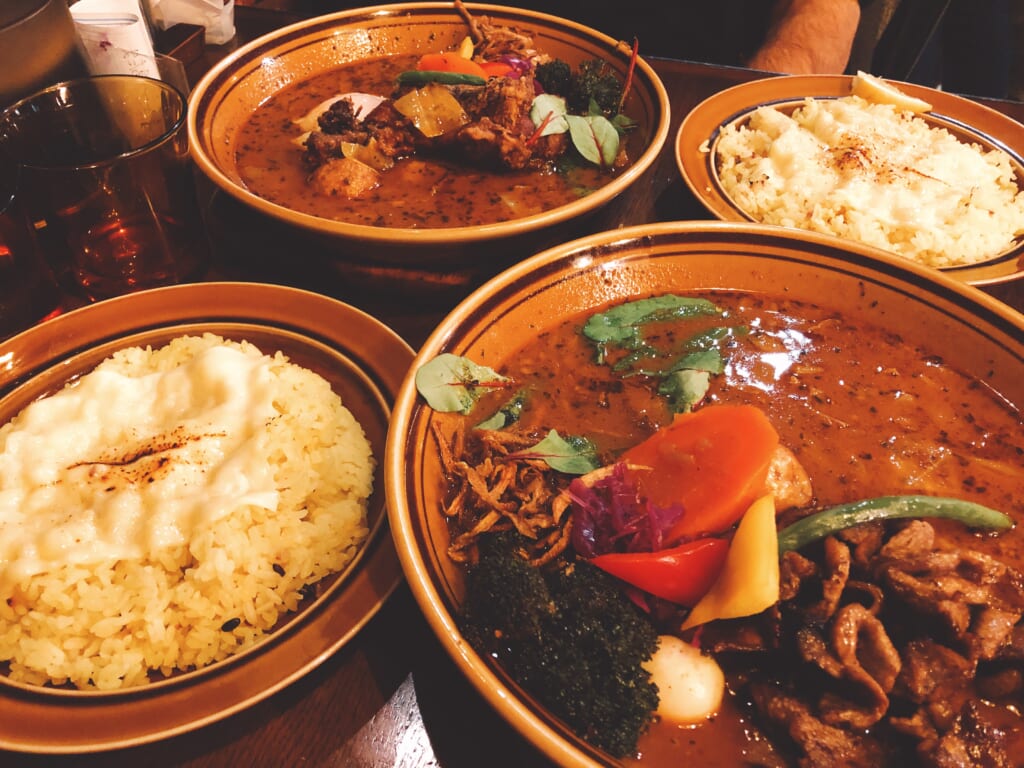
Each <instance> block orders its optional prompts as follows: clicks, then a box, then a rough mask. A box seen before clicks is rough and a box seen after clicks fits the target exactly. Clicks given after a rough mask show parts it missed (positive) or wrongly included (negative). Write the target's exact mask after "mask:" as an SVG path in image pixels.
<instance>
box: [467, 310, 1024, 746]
mask: <svg viewBox="0 0 1024 768" xmlns="http://www.w3.org/2000/svg"><path fill="white" fill-rule="evenodd" d="M705 296H706V298H709V299H711V300H712V301H713V302H714V303H715V304H717V305H718V306H719V307H720V308H722V309H723V310H725V314H724V316H722V317H716V318H710V319H702V320H685V321H674V322H665V323H661V324H659V325H657V326H649V327H648V328H647V329H646V331H645V334H646V337H647V341H648V342H649V343H651V344H652V345H653V346H654V347H655V348H657V349H658V350H659V351H660V352H661V353H662V354H661V355H660V357H661V359H662V363H663V364H664V362H666V361H667V360H669V359H671V357H672V356H673V355H672V353H671V350H677V351H678V348H679V345H680V344H681V342H682V341H683V340H685V339H686V338H688V337H690V336H691V335H692V334H694V333H696V332H698V331H700V330H703V329H706V328H708V327H710V326H715V325H728V326H745V327H746V328H748V329H749V333H747V334H746V335H743V334H737V335H735V336H734V337H733V338H732V339H731V341H729V342H727V343H726V344H725V346H724V347H723V356H724V357H725V358H726V362H727V365H726V370H725V372H724V374H722V375H721V376H718V377H713V378H712V385H711V390H710V391H709V394H708V399H707V400H706V401H705V402H715V403H749V404H754V405H757V406H759V407H760V408H762V409H763V410H764V411H765V412H766V413H767V414H768V416H769V417H770V419H771V421H772V423H773V424H774V426H775V427H776V429H777V430H778V432H779V434H780V437H781V441H782V443H783V444H784V445H785V446H787V447H788V448H790V449H791V450H792V451H793V452H794V453H795V454H796V455H797V456H798V458H799V460H800V462H801V463H802V464H803V465H804V467H805V468H806V469H807V472H808V474H809V475H810V478H811V480H812V483H813V487H814V496H815V500H814V504H815V505H816V506H820V507H824V506H829V505H832V504H838V503H842V502H846V501H853V500H858V499H866V498H870V497H874V496H883V495H893V494H911V493H926V494H930V495H935V496H953V497H958V498H964V499H968V500H971V501H975V502H978V503H981V504H985V505H986V506H990V507H993V508H995V509H999V510H1001V511H1003V512H1006V513H1007V514H1009V515H1011V516H1012V517H1014V518H1015V519H1017V520H1024V494H1021V492H1020V490H1021V488H1022V487H1024V419H1022V415H1021V412H1020V410H1019V409H1018V408H1016V407H1015V406H1014V405H1011V404H1008V403H1007V401H1006V400H1005V399H1004V398H1002V397H1001V396H1000V395H999V393H997V392H994V391H992V389H991V388H990V387H988V386H986V385H985V384H984V382H982V381H981V380H980V379H978V378H976V377H974V376H972V375H970V373H969V372H962V371H958V370H955V369H953V368H952V367H950V366H949V365H947V364H945V363H944V362H943V361H942V359H941V358H940V357H939V356H937V355H935V354H933V352H934V350H928V349H924V348H922V347H919V346H917V345H916V344H915V343H914V341H913V340H909V339H902V338H900V337H899V336H898V335H896V334H894V333H891V332H889V331H886V330H884V329H882V328H880V327H877V326H873V325H871V324H869V323H866V322H864V321H863V320H862V319H860V318H854V317H844V316H841V315H839V314H838V313H835V312H832V311H830V310H828V309H824V308H821V307H818V306H813V305H810V304H806V303H799V302H795V301H792V300H788V299H774V298H772V297H765V296H761V295H747V294H740V293H729V292H714V293H707V294H705ZM588 316H589V313H588ZM586 319H587V316H583V317H578V318H573V319H572V320H571V321H568V322H565V323H563V324H562V325H560V326H558V327H556V328H554V329H552V330H550V331H548V332H545V333H542V334H540V335H539V336H538V337H537V339H536V340H535V341H533V342H531V343H530V344H529V345H527V346H526V347H525V348H523V349H521V350H519V352H518V353H516V354H515V355H512V356H510V357H509V358H508V363H507V365H506V366H505V367H503V368H502V369H501V370H500V372H501V373H504V374H506V375H510V376H511V377H513V378H514V379H515V382H516V387H517V388H518V387H527V388H529V389H530V390H531V391H532V394H531V399H530V400H529V401H528V405H527V407H526V409H525V410H524V412H523V414H522V420H521V424H522V425H523V426H525V427H530V426H539V427H543V428H545V429H547V428H554V429H557V430H559V432H560V433H562V434H578V435H585V436H587V437H590V438H591V439H592V440H594V441H595V442H596V443H597V445H598V447H599V449H600V450H601V451H602V452H604V455H605V457H606V458H608V457H613V456H614V455H615V454H616V453H617V452H618V451H621V450H623V449H624V448H626V447H629V446H631V445H633V444H635V443H637V442H639V441H640V440H642V439H643V438H644V437H646V436H647V435H649V434H650V433H651V432H652V431H653V430H654V429H656V428H657V427H658V426H660V425H663V424H666V423H668V422H669V421H670V420H671V418H672V416H671V414H670V413H669V411H668V408H667V407H666V405H665V403H664V402H663V401H662V399H661V398H660V397H658V396H657V395H655V394H653V389H654V388H653V387H652V386H651V384H650V382H649V381H645V380H644V377H642V376H641V377H635V378H625V379H623V378H622V377H620V376H619V375H618V374H614V373H612V372H611V371H610V369H609V366H603V365H597V364H596V363H595V361H594V348H593V346H592V345H591V344H590V342H588V341H587V340H586V339H585V338H584V337H583V335H582V333H581V328H582V326H583V324H584V323H585V321H586ZM650 367H657V366H656V363H654V362H652V363H651V365H650ZM480 408H481V410H480V411H478V413H487V412H488V411H487V406H486V405H482V406H481V407H480ZM941 523H942V521H936V526H935V527H936V530H937V532H938V534H939V536H940V537H945V538H946V540H947V541H948V540H952V541H964V542H966V541H967V540H970V544H971V546H972V548H974V549H977V550H980V551H983V552H986V553H988V554H990V555H993V556H995V557H998V558H999V559H1001V560H1003V561H1005V562H1007V563H1009V564H1011V565H1013V566H1015V567H1017V568H1018V569H1024V530H1022V526H1020V525H1018V526H1016V527H1015V528H1014V529H1012V530H1010V531H1008V532H1006V533H1004V534H1002V535H1000V536H985V535H981V534H974V533H971V532H968V531H967V530H966V529H964V528H962V527H961V526H959V525H958V524H955V523H949V524H941ZM745 711H746V710H745V707H744V705H743V702H741V701H732V702H727V703H726V706H725V707H724V708H723V710H722V711H721V712H720V713H719V714H718V715H717V716H716V717H715V719H714V720H713V721H712V722H709V723H707V724H705V725H703V726H701V727H697V728H678V727H674V726H668V725H665V724H659V725H656V726H655V727H654V728H652V729H651V731H650V732H649V733H648V734H647V735H645V736H644V737H643V738H642V740H641V744H640V748H641V752H642V754H643V759H642V761H641V762H642V764H644V765H677V764H679V763H678V762H677V761H678V760H679V759H680V758H681V757H686V758H692V759H693V760H694V761H695V762H694V763H693V764H695V765H698V764H699V765H702V766H736V765H748V764H754V765H766V766H769V765H785V764H787V761H786V760H784V759H783V760H780V759H779V758H778V756H777V755H775V752H774V749H773V748H772V746H771V745H770V744H769V743H767V742H766V741H765V740H764V738H763V736H762V735H761V734H760V733H759V732H758V731H757V729H756V727H754V726H753V725H752V724H751V723H750V722H749V721H748V720H747V719H746V718H745V716H744V712H745ZM1005 712H1006V713H1007V714H1008V723H1009V730H1011V732H1013V733H1014V734H1020V733H1021V723H1020V718H1019V716H1017V715H1016V714H1013V713H1012V712H1011V711H1010V710H1006V711H1005ZM1004 725H1005V724H1004ZM1017 743H1018V744H1020V740H1019V738H1018V741H1017ZM1022 758H1024V754H1022Z"/></svg>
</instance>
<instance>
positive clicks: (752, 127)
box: [714, 96, 1024, 268]
mask: <svg viewBox="0 0 1024 768" xmlns="http://www.w3.org/2000/svg"><path fill="white" fill-rule="evenodd" d="M714 151H715V158H714V162H715V165H716V170H717V173H718V178H719V180H720V183H721V185H722V188H723V190H724V191H725V193H726V194H727V195H728V196H729V197H730V198H731V199H732V201H733V202H734V204H735V205H736V206H737V207H738V208H740V209H741V210H742V211H744V212H745V213H746V214H747V215H749V216H751V217H752V218H753V219H754V220H755V221H759V222H762V223H765V224H777V225H781V226H786V227H795V228H799V229H806V230H811V231H815V232H821V233H825V234H831V235H838V236H839V237H844V238H849V239H852V240H857V241H860V242H862V243H866V244H868V245H872V246H875V247H878V248H882V249H884V250H887V251H891V252H894V253H897V254H899V255H900V256H903V257H905V258H907V259H911V260H915V261H918V262H920V263H923V264H926V265H929V266H932V267H940V268H942V267H954V266H963V265H969V264H976V263H978V262H981V261H985V260H988V259H991V258H994V257H995V256H997V255H998V254H1000V253H1001V252H1003V251H1005V250H1007V249H1008V248H1010V247H1011V246H1012V245H1013V241H1014V238H1015V237H1016V236H1017V235H1018V234H1020V233H1021V232H1022V231H1024V193H1022V192H1021V189H1020V186H1019V183H1018V179H1016V177H1015V174H1014V169H1013V166H1012V164H1011V161H1010V157H1009V156H1008V155H1007V154H1006V153H1005V152H1003V151H1001V150H998V149H993V150H986V149H985V148H983V147H981V146H979V145H977V144H968V143H965V142H962V141H960V140H958V139H957V137H956V136H954V135H953V134H951V133H950V132H949V131H947V130H946V129H944V128H941V127H938V126H934V125H931V124H929V123H928V122H926V121H925V120H924V119H922V118H921V117H918V116H915V115H914V114H913V113H911V112H909V111H904V110H900V109H898V108H896V107H894V106H892V105H890V104H883V103H875V102H870V101H867V100H865V99H863V98H861V97H859V96H847V97H842V98H838V99H813V98H808V99H806V100H804V102H803V103H802V104H801V106H799V107H798V108H797V109H795V110H794V111H792V113H791V114H787V113H786V112H784V111H782V110H780V109H777V108H775V107H771V106H766V107H761V108H759V109H757V110H755V111H754V112H753V113H752V114H751V116H750V119H749V120H739V121H734V122H732V123H730V124H728V125H727V126H724V127H723V129H722V131H721V133H720V137H719V140H718V142H717V145H716V146H715V150H714Z"/></svg>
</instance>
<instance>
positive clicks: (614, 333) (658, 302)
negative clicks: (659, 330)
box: [583, 294, 722, 362]
mask: <svg viewBox="0 0 1024 768" xmlns="http://www.w3.org/2000/svg"><path fill="white" fill-rule="evenodd" d="M721 313H722V311H721V310H720V309H719V308H718V307H716V306H715V305H714V304H713V303H712V302H710V301H708V300H707V299H697V298H693V297H690V296H675V295H673V294H666V295H664V296H654V297H651V298H649V299H637V300H636V301H628V302H626V303H625V304H619V305H617V306H614V307H612V308H611V309H608V310H605V311H604V312H599V313H597V314H595V315H591V316H590V318H589V319H588V320H587V322H586V324H585V325H584V326H583V335H584V336H586V337H587V338H588V339H590V340H591V341H593V342H596V343H597V346H598V357H599V362H603V361H604V356H605V352H606V345H609V344H612V345H616V346H620V347H623V348H625V349H639V348H640V347H641V335H640V330H641V328H642V326H644V325H646V324H647V323H652V322H655V321H664V320H681V319H685V318H691V317H703V316H707V315H720V314H721Z"/></svg>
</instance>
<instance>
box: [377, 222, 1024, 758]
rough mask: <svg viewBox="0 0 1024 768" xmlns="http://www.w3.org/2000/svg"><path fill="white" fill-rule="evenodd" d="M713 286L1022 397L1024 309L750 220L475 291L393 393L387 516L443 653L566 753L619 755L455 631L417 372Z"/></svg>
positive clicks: (449, 566)
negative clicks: (620, 308) (804, 308)
mask: <svg viewBox="0 0 1024 768" xmlns="http://www.w3.org/2000/svg"><path fill="white" fill-rule="evenodd" d="M705 289H726V290H730V289H731V290H736V291H743V292H750V293H755V294H767V295H769V296H780V297H782V296H784V297H786V298H787V299H793V300H797V301H804V302H809V303H812V304H817V305H820V306H824V307H827V308H830V309H832V310H835V311H837V312H839V313H841V314H842V315H843V316H844V317H849V318H850V319H851V320H855V319H870V321H871V322H873V323H874V324H877V325H881V326H883V327H884V328H886V329H888V330H891V331H892V332H893V333H894V334H898V335H899V336H900V337H902V339H903V340H904V342H905V343H906V344H915V343H920V344H921V345H922V346H923V347H924V348H926V349H931V348H934V347H936V346H937V345H941V346H940V348H941V351H942V356H943V358H944V360H945V361H946V362H947V363H949V364H950V365H952V366H953V367H955V368H958V369H960V370H962V371H970V372H976V373H977V374H978V375H979V377H982V378H983V380H984V384H985V385H987V386H990V387H992V388H993V389H995V390H996V391H998V392H1000V393H1002V395H1003V396H1004V397H1005V398H1007V400H1008V401H1009V402H1010V403H1012V404H1015V405H1016V406H1017V407H1020V406H1022V405H1024V377H1022V376H1021V372H1022V370H1024V316H1022V315H1021V314H1019V313H1017V312H1015V311H1014V310H1012V309H1010V308H1009V307H1007V306H1006V305H1003V304H1001V303H1000V302H998V301H996V300H994V299H992V298H991V297H989V296H987V295H986V294H984V293H982V292H981V291H979V290H977V289H976V288H973V287H970V286H967V285H964V284H963V283H961V282H959V281H957V280H954V279H953V278H951V277H948V276H946V275H944V274H942V273H940V272H937V271H936V270H931V269H928V268H925V267H919V266H916V265H913V264H909V263H907V262H905V261H903V260H901V259H899V258H898V257H895V256H889V255H887V254H885V253H883V252H882V251H878V250H874V249H869V248H864V247H860V246H857V245H855V244H849V243H844V242H843V241H840V240H838V239H836V238H830V237H825V236H820V235H816V234H811V233H801V232H799V231H792V230H786V229H782V228H779V227H766V226H764V225H758V224H750V223H746V224H739V223H727V222H704V223H664V224H656V225H648V226H640V227H633V228H627V229H622V230H617V231H614V232H607V233H602V234H597V235H593V236H590V237H586V238H584V239H581V240H578V241H575V242H570V243H567V244H564V245H561V246H558V247H555V248H552V249H550V250H548V251H545V252H543V253H540V254H538V255H536V256H534V257H533V258H530V259H528V260H526V261H524V262H521V263H519V264H517V265H515V266H513V267H511V268H509V269H508V270H506V271H504V272H503V273H501V274H500V275H498V276H497V277H496V278H494V279H492V280H490V281H489V282H487V283H486V284H484V285H483V286H482V287H480V288H478V289H477V290H476V291H474V292H473V293H472V294H471V295H470V296H469V297H468V298H467V299H465V300H464V301H463V302H462V303H460V304H459V305H458V306H457V307H456V308H455V309H454V310H453V311H452V312H451V313H450V314H449V315H448V317H447V318H446V319H445V320H444V321H443V322H442V323H441V324H440V326H439V327H438V328H437V329H436V330H435V332H434V333H433V334H432V335H431V337H430V338H429V339H428V340H427V341H426V343H425V344H424V345H423V346H422V347H421V349H420V351H419V353H418V355H417V357H416V359H415V360H414V362H413V366H412V369H411V372H410V375H409V376H407V377H406V380H405V382H404V384H403V386H402V389H401V392H400V393H399V396H398V400H397V401H396V404H395V409H394V412H393V414H392V420H391V427H390V429H389V432H388V445H387V453H386V459H385V462H386V466H385V487H386V489H387V495H388V507H389V509H388V514H389V515H390V521H391V528H392V533H393V535H394V538H395V542H396V546H397V549H398V553H399V558H400V560H401V562H402V567H403V570H404V571H405V574H406V577H407V580H408V582H409V583H410V585H411V588H412V591H413V593H414V595H415V597H416V599H417V601H418V603H419V605H420V608H421V609H422V611H423V612H424V614H425V615H426V617H427V619H428V621H429V623H430V625H431V627H432V628H433V631H434V632H435V633H436V634H437V636H438V637H439V638H440V640H441V643H442V644H443V645H444V647H445V649H446V650H447V652H448V653H449V654H450V655H451V657H452V658H453V659H454V660H455V662H456V664H457V665H458V667H459V668H460V669H461V670H462V672H463V673H464V674H465V675H466V677H467V678H468V679H469V680H470V681H471V682H472V684H473V685H474V686H475V687H476V688H477V690H478V691H479V693H480V695H481V696H482V697H483V698H484V699H486V700H487V701H488V702H489V703H490V704H491V705H492V706H493V707H494V708H495V709H496V710H497V711H498V713H500V715H501V716H502V717H503V718H505V719H506V720H507V721H508V722H510V723H511V724H512V725H513V726H514V727H515V728H516V729H517V730H518V731H519V732H520V733H521V734H522V735H523V736H524V737H525V738H526V739H528V740H529V741H530V742H532V743H533V744H534V745H535V746H536V747H537V748H538V749H540V750H541V751H542V752H544V753H545V754H546V755H548V756H549V757H550V758H551V759H552V760H554V761H555V762H557V763H559V764H561V765H572V766H595V765H607V764H618V763H617V762H616V761H614V760H613V759H612V758H610V757H609V756H608V755H606V754H604V753H602V752H600V751H599V750H596V749H594V748H593V747H591V746H589V745H588V744H586V743H584V742H583V741H582V740H581V739H579V738H578V737H576V736H574V735H573V734H572V733H571V732H570V731H569V730H568V729H567V728H566V727H565V726H564V725H563V724H562V723H560V722H559V721H558V720H557V719H556V718H554V717H553V716H552V715H551V714H550V713H549V712H547V711H546V710H545V708H544V707H543V706H541V705H540V704H539V703H538V702H537V701H536V700H534V699H532V698H531V697H530V696H529V695H527V694H525V693H524V692H523V691H522V689H520V688H519V687H518V686H516V685H515V684H514V683H512V682H511V681H510V679H509V678H508V677H507V676H506V675H505V674H504V673H503V672H502V671H501V669H500V668H499V667H498V666H497V665H496V664H495V663H494V662H493V660H491V659H488V658H482V657H481V656H479V655H478V654H477V653H476V652H475V651H474V650H473V649H472V648H471V647H470V645H469V644H468V643H467V642H466V641H465V639H464V638H463V637H462V635H461V634H460V632H459V629H458V624H457V618H456V617H457V613H458V610H459V606H460V603H461V601H462V599H463V596H464V589H465V581H464V574H463V571H462V567H461V566H460V565H458V564H455V563H453V562H452V561H451V560H449V558H448V556H447V547H448V544H449V532H448V528H447V522H446V520H445V519H444V517H443V515H442V512H441V505H442V501H443V498H444V492H445V487H446V478H445V477H444V475H443V471H442V467H441V463H440V459H439V454H438V449H437V444H436V441H435V438H434V436H433V434H432V421H435V420H436V419H437V418H438V417H437V415H436V414H435V413H434V412H433V411H432V410H431V408H429V407H428V406H427V405H426V403H425V402H424V401H423V399H422V398H421V397H420V396H419V395H418V394H417V390H416V386H415V382H414V380H413V373H412V372H414V371H415V370H416V369H417V368H419V367H420V366H421V365H423V364H424V363H426V362H427V361H429V360H431V359H432V358H434V357H435V356H437V355H439V354H441V353H453V354H455V355H463V356H466V357H469V358H470V359H472V360H473V361H475V362H477V363H480V364H483V365H487V366H491V367H493V368H496V369H499V370H500V369H501V366H502V364H503V362H505V361H506V360H507V359H509V357H510V356H511V355H514V354H515V353H516V351H517V350H518V349H520V348H522V347H523V346H524V345H526V344H527V343H528V342H529V341H530V340H532V339H535V338H537V337H538V336H541V335H542V334H543V333H544V331H545V330H547V329H551V328H554V327H556V326H557V325H559V324H561V322H563V320H564V319H565V318H567V317H570V316H579V315H580V313H584V312H586V311H587V310H593V309H594V308H596V307H600V306H604V305H606V304H608V303H619V302H621V301H624V300H627V299H631V298H640V297H645V296H650V295H656V294H666V293H677V294H678V293H686V292H690V291H698V290H705ZM683 754H684V753H683ZM680 759H681V760H682V761H683V762H685V758H684V757H683V756H682V754H681V756H680Z"/></svg>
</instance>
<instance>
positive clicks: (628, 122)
mask: <svg viewBox="0 0 1024 768" xmlns="http://www.w3.org/2000/svg"><path fill="white" fill-rule="evenodd" d="M612 125H614V126H615V130H617V131H618V132H619V134H620V135H622V134H626V133H629V132H630V131H632V130H636V127H637V125H638V123H637V121H636V120H634V119H633V118H631V117H628V116H626V115H624V114H622V113H621V112H619V114H617V115H615V117H613V118H612Z"/></svg>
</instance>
